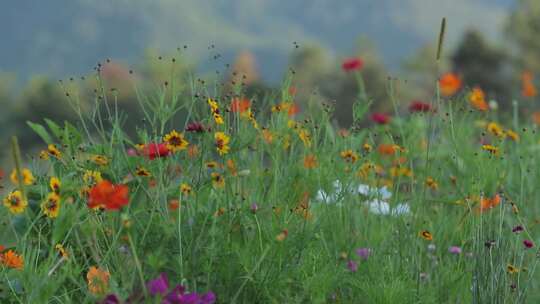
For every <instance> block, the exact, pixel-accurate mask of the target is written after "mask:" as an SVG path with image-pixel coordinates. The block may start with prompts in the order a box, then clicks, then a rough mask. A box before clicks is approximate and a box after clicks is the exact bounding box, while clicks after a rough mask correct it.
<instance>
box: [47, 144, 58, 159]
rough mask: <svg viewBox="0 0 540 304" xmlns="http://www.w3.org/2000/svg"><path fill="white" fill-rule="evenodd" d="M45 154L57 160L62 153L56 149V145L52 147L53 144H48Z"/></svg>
mask: <svg viewBox="0 0 540 304" xmlns="http://www.w3.org/2000/svg"><path fill="white" fill-rule="evenodd" d="M47 153H48V154H49V155H50V156H54V157H56V158H58V159H60V158H61V157H62V152H60V150H59V149H58V147H56V145H53V144H50V145H48V146H47Z"/></svg>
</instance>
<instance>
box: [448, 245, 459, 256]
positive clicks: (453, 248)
mask: <svg viewBox="0 0 540 304" xmlns="http://www.w3.org/2000/svg"><path fill="white" fill-rule="evenodd" d="M448 252H450V253H452V254H461V247H458V246H451V247H450V248H448Z"/></svg>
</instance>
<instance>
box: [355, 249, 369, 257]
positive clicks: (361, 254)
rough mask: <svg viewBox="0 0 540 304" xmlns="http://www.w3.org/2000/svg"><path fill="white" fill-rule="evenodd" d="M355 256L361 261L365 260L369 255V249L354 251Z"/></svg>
mask: <svg viewBox="0 0 540 304" xmlns="http://www.w3.org/2000/svg"><path fill="white" fill-rule="evenodd" d="M356 254H357V255H358V256H359V257H361V258H362V259H364V260H367V259H368V258H369V255H370V254H371V248H358V249H356Z"/></svg>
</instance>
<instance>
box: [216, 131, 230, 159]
mask: <svg viewBox="0 0 540 304" xmlns="http://www.w3.org/2000/svg"><path fill="white" fill-rule="evenodd" d="M214 140H215V145H216V150H217V151H218V153H219V155H224V154H227V153H229V150H230V147H229V141H230V138H229V136H227V134H225V133H223V132H216V133H215V134H214Z"/></svg>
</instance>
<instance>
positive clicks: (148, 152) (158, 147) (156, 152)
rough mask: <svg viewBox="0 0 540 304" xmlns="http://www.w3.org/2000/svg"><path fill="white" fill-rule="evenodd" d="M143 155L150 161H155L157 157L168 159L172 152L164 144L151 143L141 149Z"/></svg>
mask: <svg viewBox="0 0 540 304" xmlns="http://www.w3.org/2000/svg"><path fill="white" fill-rule="evenodd" d="M141 153H142V155H144V156H146V157H148V158H149V159H155V158H156V157H167V156H169V155H170V154H171V151H170V150H169V148H167V145H166V144H164V143H160V144H156V143H151V144H147V145H146V146H144V147H143V148H142V149H141Z"/></svg>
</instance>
